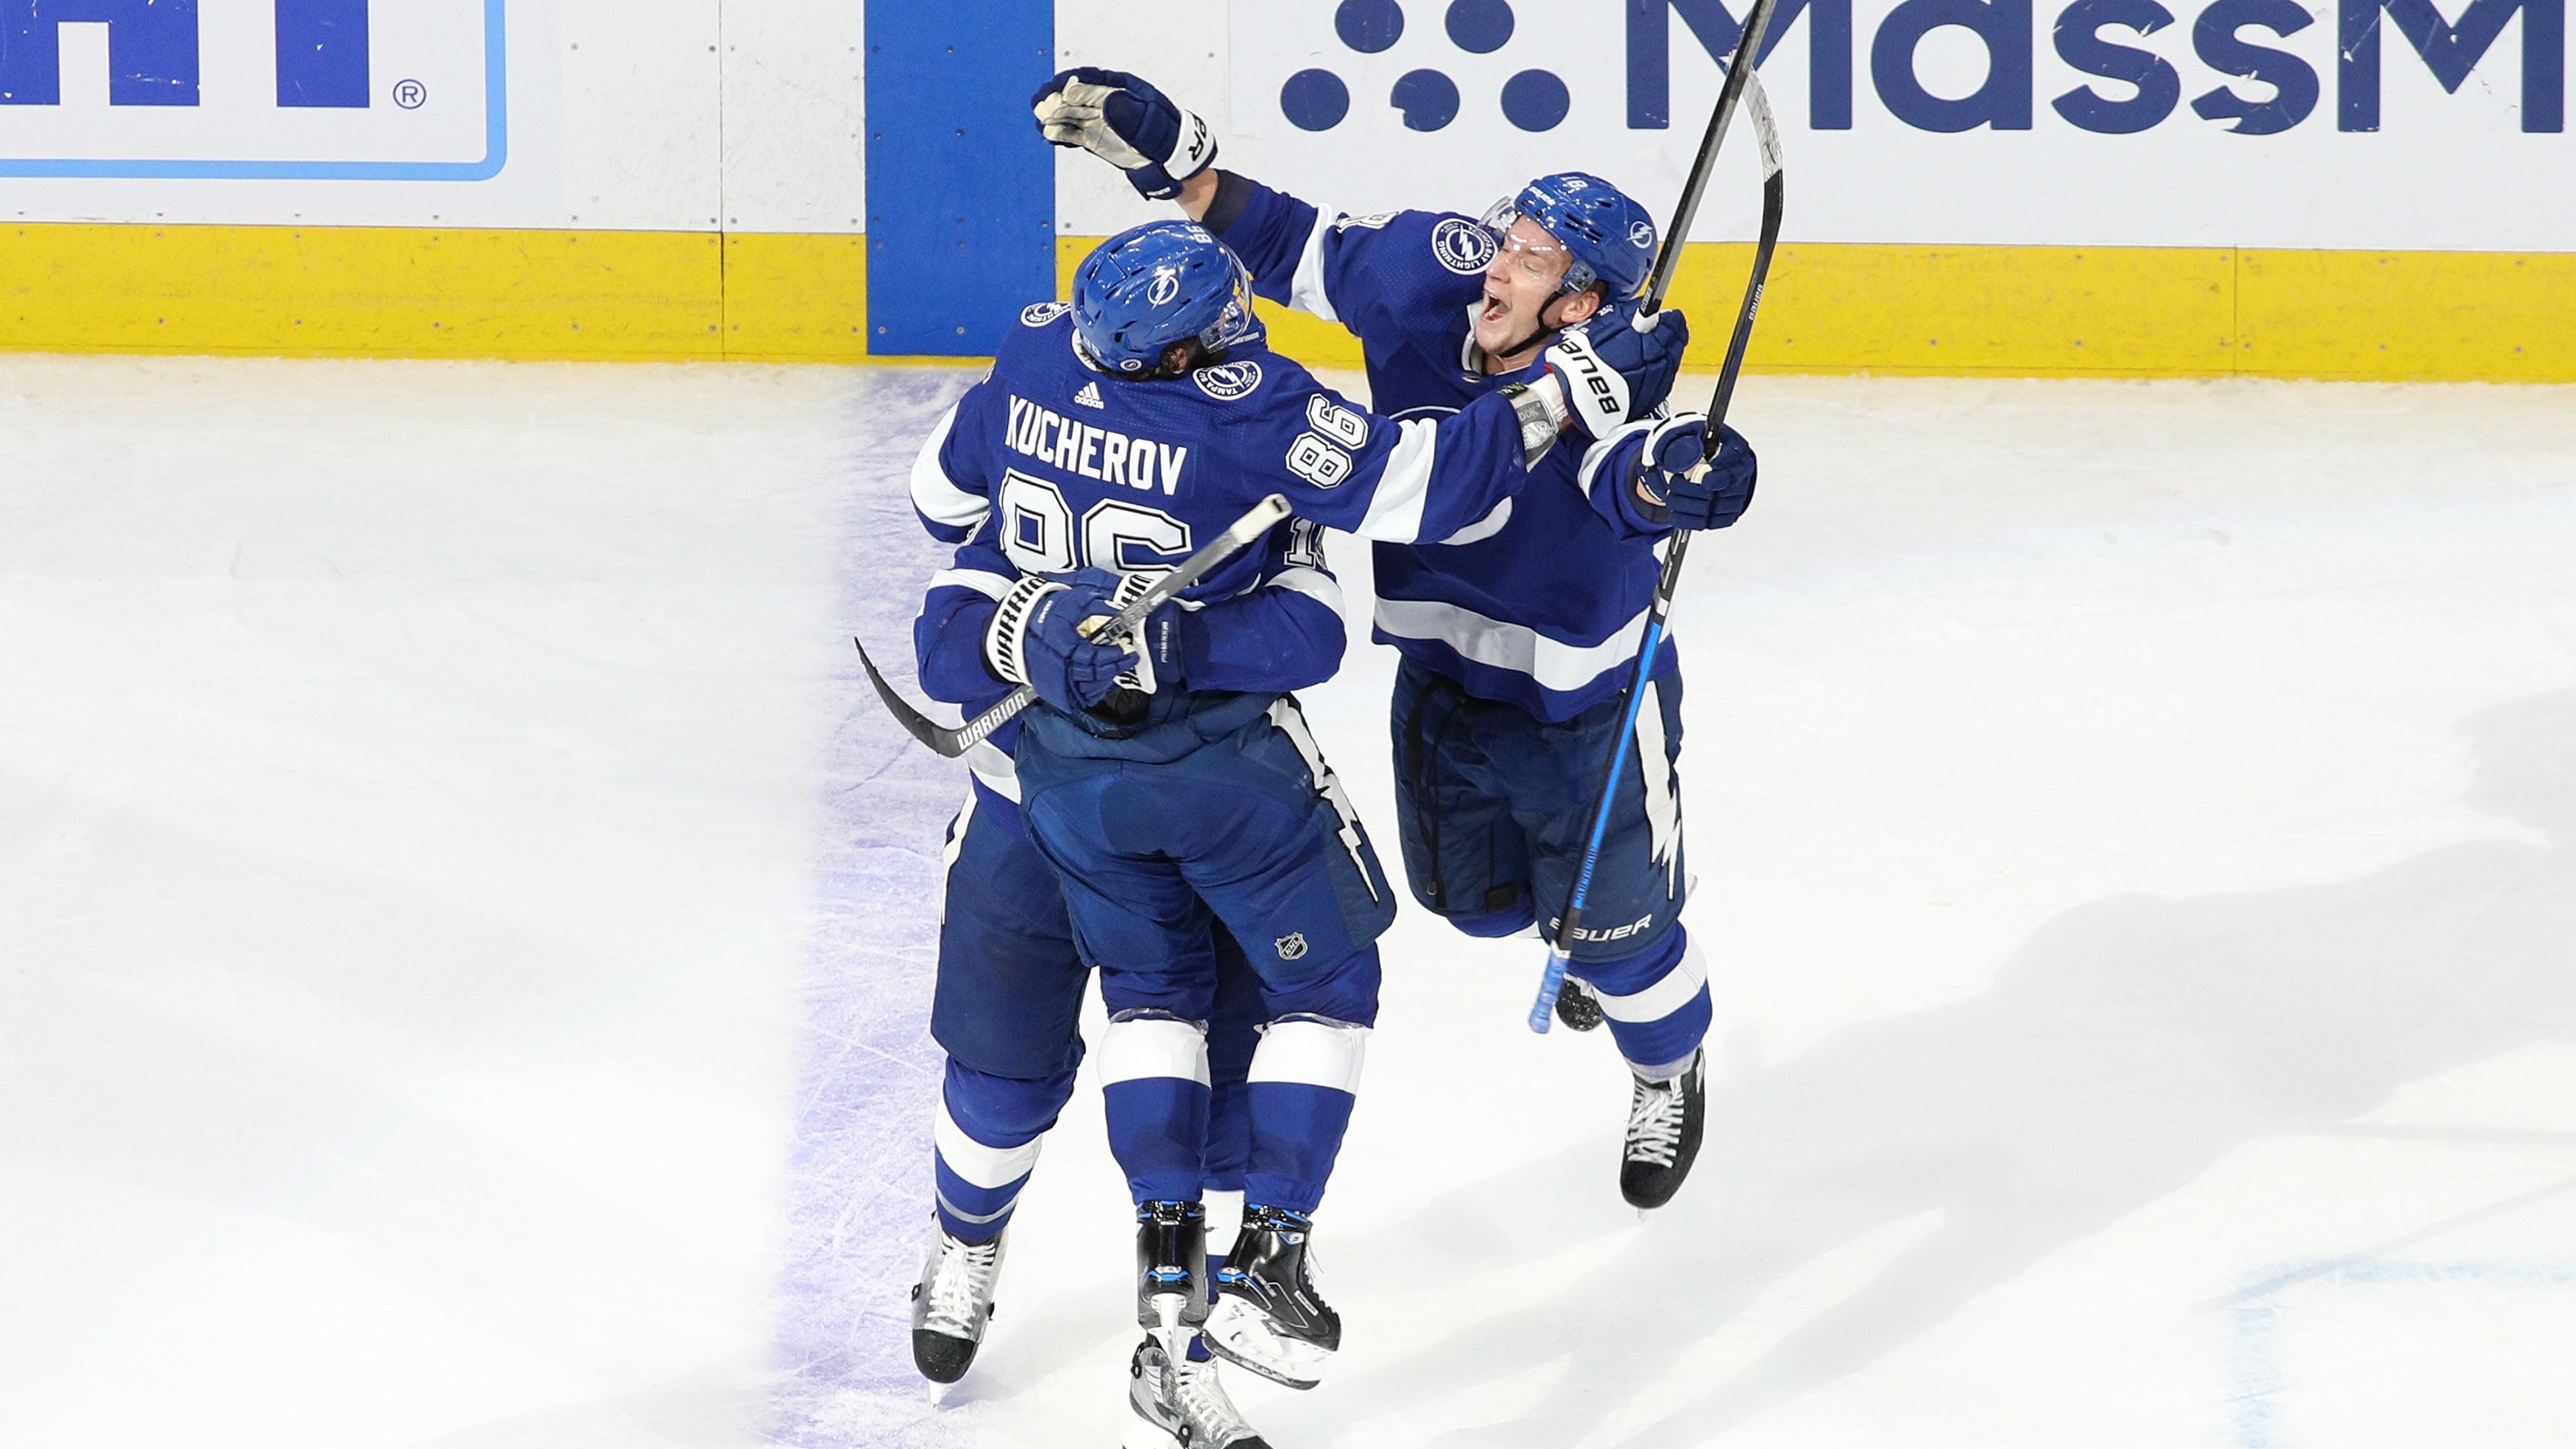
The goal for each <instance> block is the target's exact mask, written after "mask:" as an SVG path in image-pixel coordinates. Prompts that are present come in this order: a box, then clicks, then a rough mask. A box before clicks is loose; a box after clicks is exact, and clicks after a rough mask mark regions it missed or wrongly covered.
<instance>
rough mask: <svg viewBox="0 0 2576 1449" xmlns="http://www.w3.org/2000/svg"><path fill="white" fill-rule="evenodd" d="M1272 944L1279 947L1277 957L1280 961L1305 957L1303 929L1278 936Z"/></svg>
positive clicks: (1304, 934)
mask: <svg viewBox="0 0 2576 1449" xmlns="http://www.w3.org/2000/svg"><path fill="white" fill-rule="evenodd" d="M1272 944H1274V945H1276V946H1277V947H1278V948H1279V959H1280V960H1282V961H1300V960H1303V959H1305V956H1306V933H1305V932H1303V931H1290V932H1289V933H1288V934H1287V935H1285V936H1282V937H1280V938H1279V939H1278V940H1277V941H1275V942H1273V943H1272Z"/></svg>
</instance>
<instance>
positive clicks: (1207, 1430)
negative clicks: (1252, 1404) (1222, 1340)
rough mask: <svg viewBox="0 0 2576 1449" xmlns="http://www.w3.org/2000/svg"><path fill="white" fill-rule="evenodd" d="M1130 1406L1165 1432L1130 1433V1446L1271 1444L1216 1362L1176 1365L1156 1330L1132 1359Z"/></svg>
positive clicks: (1179, 1448)
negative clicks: (1246, 1415)
mask: <svg viewBox="0 0 2576 1449" xmlns="http://www.w3.org/2000/svg"><path fill="white" fill-rule="evenodd" d="M1127 1407H1129V1408H1131V1409H1133V1410H1135V1411H1136V1417H1137V1418H1139V1419H1142V1420H1144V1421H1145V1423H1146V1424H1147V1425H1149V1426H1151V1428H1152V1429H1153V1431H1154V1432H1155V1433H1156V1434H1159V1435H1160V1436H1161V1437H1160V1438H1156V1437H1154V1435H1153V1434H1146V1433H1135V1434H1130V1435H1128V1436H1127V1449H1270V1445H1269V1443H1268V1442H1267V1441H1266V1440H1264V1439H1263V1438H1262V1437H1261V1436H1260V1435H1259V1434H1256V1433H1254V1432H1252V1426H1251V1425H1250V1424H1247V1423H1245V1422H1244V1421H1243V1414H1242V1412H1241V1411H1240V1410H1238V1409H1236V1408H1235V1406H1234V1400H1232V1399H1230V1398H1227V1397H1226V1393H1225V1385H1224V1384H1223V1383H1221V1382H1219V1381H1218V1379H1217V1374H1216V1364H1215V1363H1213V1362H1209V1363H1192V1362H1190V1361H1189V1360H1188V1359H1183V1360H1181V1362H1180V1363H1179V1365H1177V1368H1176V1366H1175V1365H1174V1364H1173V1363H1172V1362H1171V1360H1170V1359H1169V1358H1168V1357H1166V1356H1165V1354H1164V1352H1163V1344H1162V1340H1160V1339H1158V1338H1156V1337H1154V1336H1153V1335H1152V1334H1147V1335H1146V1336H1145V1341H1144V1342H1142V1343H1139V1344H1137V1345H1136V1356H1135V1357H1134V1358H1132V1359H1129V1360H1128V1362H1127Z"/></svg>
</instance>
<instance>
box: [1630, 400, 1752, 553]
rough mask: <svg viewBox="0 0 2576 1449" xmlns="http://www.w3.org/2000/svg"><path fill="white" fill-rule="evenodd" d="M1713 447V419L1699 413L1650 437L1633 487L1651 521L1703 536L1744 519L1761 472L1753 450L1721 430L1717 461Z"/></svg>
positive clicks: (1676, 418)
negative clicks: (1710, 454)
mask: <svg viewBox="0 0 2576 1449" xmlns="http://www.w3.org/2000/svg"><path fill="white" fill-rule="evenodd" d="M1707 446H1708V419H1707V418H1706V417H1705V416H1703V415H1701V414H1699V413H1677V414H1675V415H1673V416H1672V417H1669V418H1666V419H1665V420H1663V421H1662V422H1660V423H1657V424H1656V425H1655V427H1654V428H1653V430H1652V431H1650V432H1648V433H1647V434H1646V443H1645V446H1644V447H1643V448H1641V449H1639V450H1638V453H1637V461H1636V463H1635V464H1634V465H1633V469H1632V472H1631V475H1630V485H1629V486H1630V487H1632V488H1633V489H1634V490H1635V493H1636V498H1637V501H1638V503H1639V505H1640V511H1641V512H1642V513H1644V514H1645V516H1646V517H1648V518H1650V519H1654V520H1656V521H1658V522H1662V523H1668V524H1670V525H1671V526H1673V527H1674V528H1687V529H1689V530H1691V531H1692V532H1694V533H1701V532H1705V531H1707V530H1709V529H1712V528H1725V527H1727V526H1728V525H1729V524H1732V523H1734V522H1735V520H1737V519H1739V518H1742V517H1743V516H1744V510H1745V509H1747V508H1749V507H1751V506H1752V505H1753V484H1754V480H1755V478H1756V476H1757V474H1758V472H1759V467H1758V465H1757V463H1756V461H1755V459H1754V456H1753V445H1752V444H1750V443H1747V442H1745V441H1744V435H1743V434H1742V433H1739V432H1737V431H1736V430H1735V429H1733V428H1729V427H1724V426H1721V427H1720V428H1719V429H1718V434H1717V456H1716V457H1714V458H1710V457H1707V456H1706V449H1707ZM1703 462H1705V463H1706V464H1707V466H1706V467H1702V466H1701V464H1702V463H1703Z"/></svg>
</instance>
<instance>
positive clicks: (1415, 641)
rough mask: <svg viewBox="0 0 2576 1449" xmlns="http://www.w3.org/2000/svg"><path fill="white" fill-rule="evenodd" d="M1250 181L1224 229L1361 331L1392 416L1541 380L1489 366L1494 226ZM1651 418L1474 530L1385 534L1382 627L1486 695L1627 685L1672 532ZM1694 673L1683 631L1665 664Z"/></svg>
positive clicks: (1519, 700)
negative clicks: (1644, 498) (1348, 203)
mask: <svg viewBox="0 0 2576 1449" xmlns="http://www.w3.org/2000/svg"><path fill="white" fill-rule="evenodd" d="M1238 183H1239V184H1241V185H1243V186H1246V187H1248V188H1249V190H1248V199H1247V200H1246V201H1245V203H1244V206H1243V209H1242V211H1241V212H1240V213H1238V214H1237V215H1236V216H1235V217H1234V218H1233V219H1231V220H1230V221H1229V222H1228V223H1227V225H1226V227H1225V229H1224V231H1223V232H1222V233H1220V235H1221V237H1222V239H1223V240H1224V242H1225V244H1226V245H1227V246H1229V247H1231V248H1233V249H1234V252H1235V254H1236V255H1238V256H1240V257H1242V258H1243V260H1244V263H1245V264H1246V265H1247V266H1249V267H1251V269H1252V274H1253V278H1254V289H1255V290H1256V291H1258V292H1259V293H1260V294H1261V295H1262V296H1265V297H1268V298H1269V299H1271V300H1272V301H1274V302H1284V303H1286V304H1288V305H1290V306H1293V307H1295V308H1297V309H1298V310H1300V311H1304V312H1309V313H1312V314H1314V315H1315V316H1317V317H1320V318H1322V319H1323V320H1325V321H1327V322H1339V323H1341V324H1342V325H1343V326H1344V327H1346V328H1348V329H1349V330H1350V331H1351V332H1352V334H1354V335H1355V336H1357V337H1358V338H1359V339H1360V343H1361V346H1362V349H1363V352H1364V355H1365V357H1366V359H1367V366H1368V378H1369V387H1370V390H1371V398H1372V401H1373V403H1374V405H1375V406H1376V408H1377V409H1378V410H1379V411H1381V412H1383V413H1385V414H1387V415H1388V416H1390V417H1394V418H1399V419H1422V418H1432V417H1439V416H1442V415H1445V414H1448V413H1452V412H1455V411H1457V410H1458V409H1460V408H1464V407H1467V406H1468V405H1470V404H1471V403H1473V402H1474V401H1475V400H1476V399H1478V398H1482V397H1487V396H1490V395H1492V394H1493V393H1494V392H1495V391H1496V390H1497V389H1499V388H1501V387H1503V386H1504V385H1506V384H1508V383H1513V382H1527V381H1529V380H1531V379H1532V378H1534V377H1536V376H1537V375H1538V373H1539V371H1540V369H1539V367H1538V366H1537V365H1535V364H1533V365H1532V366H1531V367H1529V368H1526V369H1523V370H1521V371H1517V372H1509V373H1501V374H1487V373H1486V372H1485V371H1484V370H1483V356H1482V354H1481V352H1480V351H1479V350H1478V348H1477V347H1476V343H1475V326H1474V314H1475V311H1476V308H1477V307H1478V305H1479V304H1480V303H1481V301H1482V299H1483V296H1484V288H1485V268H1486V266H1487V265H1488V264H1489V263H1491V262H1492V260H1493V258H1494V249H1495V243H1494V238H1493V236H1492V234H1491V233H1490V232H1488V231H1486V230H1485V228H1484V227H1483V226H1481V225H1479V224H1478V223H1477V222H1476V221H1475V220H1473V219H1472V218H1469V217H1465V216H1460V215H1456V214H1454V213H1441V212H1429V211H1399V212H1393V213H1389V214H1386V215H1382V216H1357V217H1355V216H1345V215H1342V214H1340V213H1338V212H1330V211H1324V210H1319V209H1318V208H1316V207H1315V206H1312V205H1310V204H1308V203H1307V202H1304V201H1300V200H1298V199H1297V198H1296V197H1293V196H1290V195H1288V194H1286V193H1285V192H1281V191H1276V190H1273V189H1271V188H1269V187H1266V186H1262V185H1260V184H1259V183H1257V182H1246V181H1241V179H1240V178H1235V179H1233V180H1230V181H1229V185H1230V186H1231V185H1234V184H1238ZM1648 426H1650V424H1649V423H1638V424H1631V425H1630V426H1629V427H1627V428H1624V429H1621V430H1619V431H1618V432H1616V433H1613V434H1612V435H1611V436H1610V437H1608V438H1605V439H1602V440H1600V441H1598V442H1596V443H1594V444H1592V445H1591V446H1590V447H1588V448H1585V447H1580V446H1578V445H1579V444H1580V442H1581V439H1580V438H1579V437H1570V438H1569V442H1568V443H1567V444H1561V445H1559V446H1558V447H1557V448H1556V449H1555V451H1553V452H1551V453H1549V454H1548V455H1547V457H1546V458H1544V459H1542V460H1541V461H1540V462H1539V464H1538V465H1537V467H1536V468H1535V469H1534V470H1533V471H1532V474H1531V477H1530V481H1529V483H1528V484H1527V486H1525V487H1524V488H1523V489H1522V490H1521V492H1520V494H1519V495H1518V496H1517V497H1516V498H1514V499H1512V500H1510V501H1509V503H1508V504H1507V506H1506V507H1505V508H1503V509H1501V510H1498V511H1497V512H1496V513H1495V514H1494V515H1492V516H1489V517H1486V518H1483V519H1480V520H1478V521H1477V522H1476V523H1475V524H1474V525H1472V526H1470V527H1468V528H1466V529H1464V530H1462V531H1459V532H1456V533H1440V532H1437V531H1433V530H1428V529H1426V530H1424V532H1423V535H1422V537H1420V538H1419V539H1416V540H1412V541H1404V540H1390V541H1384V542H1381V543H1379V544H1378V547H1377V555H1376V560H1375V562H1376V574H1377V595H1378V603H1377V612H1376V619H1375V629H1374V633H1373V637H1374V638H1375V639H1376V640H1377V641H1378V642H1380V643H1385V644H1393V645H1394V646H1395V647H1396V648H1397V649H1398V650H1399V651H1401V652H1402V653H1403V654H1404V655H1405V656H1406V657H1407V658H1410V659H1413V660H1415V661H1417V662H1419V663H1421V664H1423V665H1424V666H1426V667H1428V668H1431V669H1434V670H1437V671H1439V672H1440V673H1442V674H1446V675H1448V676H1450V677H1451V678H1453V679H1456V680H1458V681H1459V682H1460V683H1462V684H1464V685H1465V686H1466V687H1467V689H1468V691H1469V692H1470V693H1473V694H1476V695H1478V696H1480V697H1483V698H1487V699H1498V700H1506V701H1509V702H1511V703H1514V704H1518V705H1520V706H1521V707H1522V708H1524V709H1527V710H1529V711H1530V713H1531V714H1533V715H1534V716H1536V717H1537V718H1539V719H1542V720H1561V719H1567V718H1570V717H1572V716H1573V715H1575V714H1577V713H1580V712H1581V711H1582V710H1583V709H1584V708H1585V707H1587V706H1589V705H1591V704H1593V703H1594V702H1596V701H1598V700H1601V699H1604V698H1607V697H1609V696H1611V695H1613V694H1616V693H1618V691H1619V690H1620V689H1622V688H1623V687H1625V685H1626V684H1627V679H1628V671H1629V670H1630V669H1631V668H1632V667H1633V665H1634V662H1635V659H1636V654H1637V648H1638V645H1639V642H1640V641H1641V640H1642V639H1643V637H1644V634H1645V623H1646V612H1647V606H1648V604H1649V603H1650V602H1651V601H1652V599H1653V597H1654V591H1655V578H1656V575H1657V573H1658V572H1659V571H1660V569H1661V562H1660V558H1659V546H1660V544H1661V542H1662V540H1663V539H1664V538H1665V537H1666V536H1667V535H1668V534H1669V533H1670V529H1669V528H1668V527H1667V526H1665V525H1661V524H1658V523H1655V522H1653V521H1651V520H1649V519H1647V518H1646V517H1645V516H1644V515H1643V514H1641V513H1640V512H1639V511H1638V508H1637V505H1636V500H1635V498H1634V496H1633V495H1632V494H1631V493H1630V491H1629V489H1628V488H1627V486H1626V478H1627V474H1628V472H1629V469H1630V468H1631V466H1632V465H1633V464H1634V462H1635V461H1636V458H1637V455H1638V453H1639V451H1640V450H1641V449H1642V447H1643V433H1644V430H1645V429H1646V427H1648ZM1676 668H1678V660H1677V656H1676V655H1675V653H1674V652H1673V650H1672V648H1671V646H1670V644H1669V643H1668V644H1667V645H1666V646H1665V648H1664V651H1663V655H1662V658H1661V659H1660V660H1659V661H1658V664H1657V669H1656V673H1657V674H1658V676H1664V675H1667V674H1668V673H1669V672H1670V671H1672V670H1674V669H1676Z"/></svg>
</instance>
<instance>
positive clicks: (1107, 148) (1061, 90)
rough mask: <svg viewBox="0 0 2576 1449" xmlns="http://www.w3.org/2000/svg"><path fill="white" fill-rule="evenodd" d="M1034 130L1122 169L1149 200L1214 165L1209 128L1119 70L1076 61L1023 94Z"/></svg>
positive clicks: (1162, 197)
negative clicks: (1034, 119) (1034, 121)
mask: <svg viewBox="0 0 2576 1449" xmlns="http://www.w3.org/2000/svg"><path fill="white" fill-rule="evenodd" d="M1029 109H1030V110H1032V111H1034V112H1036V113H1037V118H1038V131H1039V133H1040V134H1042V135H1044V136H1045V137H1046V138H1047V140H1049V141H1051V142H1053V143H1054V144H1056V145H1058V146H1069V147H1077V148H1079V149H1081V150H1085V151H1088V152H1090V153H1091V154H1092V155H1094V156H1097V157H1099V158H1100V159H1101V160H1103V161H1106V162H1108V163H1109V164H1110V165H1112V166H1115V167H1117V168H1118V169H1119V170H1121V171H1124V172H1126V173H1127V184H1128V185H1130V186H1133V187H1135V188H1136V190H1137V191H1138V192H1140V193H1142V194H1143V195H1144V196H1145V197H1147V198H1148V199H1150V200H1153V201H1169V200H1171V199H1172V198H1173V197H1176V196H1178V195H1180V194H1181V183H1182V182H1184V181H1187V180H1189V179H1190V178H1191V177H1193V176H1196V175H1198V174H1199V173H1200V172H1202V171H1205V170H1206V169H1208V168H1209V167H1210V166H1213V165H1215V164H1216V133H1214V132H1212V131H1210V130H1209V129H1208V124H1207V122H1205V121H1203V120H1201V119H1199V118H1198V117H1197V116H1196V115H1193V114H1192V113H1190V112H1188V111H1185V110H1182V109H1181V108H1180V107H1178V106H1176V105H1173V104H1172V103H1171V101H1169V100H1168V99H1166V98H1165V97H1164V95H1163V93H1162V92H1161V91H1158V90H1156V89H1154V88H1153V87H1152V86H1150V85H1148V84H1146V83H1145V82H1144V81H1143V80H1142V79H1140V78H1138V77H1136V76H1132V75H1129V74H1127V73H1126V72H1125V71H1123V70H1102V69H1100V68H1099V67H1097V66H1088V65H1085V66H1077V67H1075V68H1074V69H1072V70H1068V71H1059V72H1057V74H1056V76H1055V78H1054V79H1052V80H1050V81H1048V82H1047V83H1046V84H1045V85H1042V86H1040V87H1038V93H1037V94H1036V95H1033V96H1031V97H1029Z"/></svg>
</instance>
